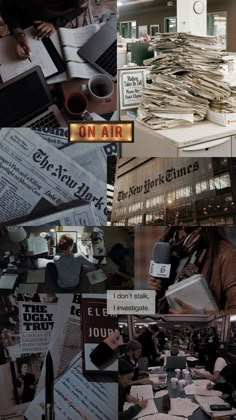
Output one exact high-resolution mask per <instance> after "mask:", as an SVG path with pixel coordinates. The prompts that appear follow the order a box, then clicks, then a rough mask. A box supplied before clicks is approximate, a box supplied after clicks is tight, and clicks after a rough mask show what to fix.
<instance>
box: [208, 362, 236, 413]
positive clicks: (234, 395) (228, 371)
mask: <svg viewBox="0 0 236 420" xmlns="http://www.w3.org/2000/svg"><path fill="white" fill-rule="evenodd" d="M207 389H215V390H217V391H221V392H222V393H223V395H222V398H223V399H224V400H225V401H226V402H227V403H228V404H230V405H231V406H232V407H234V408H236V363H232V364H230V365H227V366H225V367H224V369H223V370H222V371H221V372H220V375H219V378H218V382H217V383H216V384H215V385H211V384H208V385H207Z"/></svg>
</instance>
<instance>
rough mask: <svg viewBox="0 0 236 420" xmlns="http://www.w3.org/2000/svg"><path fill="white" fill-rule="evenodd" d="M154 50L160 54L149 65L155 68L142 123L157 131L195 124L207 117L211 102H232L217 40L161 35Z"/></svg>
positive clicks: (140, 112)
mask: <svg viewBox="0 0 236 420" xmlns="http://www.w3.org/2000/svg"><path fill="white" fill-rule="evenodd" d="M152 48H153V50H155V51H157V53H158V55H157V56H156V57H154V58H152V59H149V60H147V61H146V62H145V64H148V65H150V64H151V65H152V74H151V76H152V83H151V84H149V85H147V86H146V87H145V88H144V89H143V91H142V92H143V101H142V104H141V105H140V107H139V109H138V120H139V121H141V122H143V123H144V124H146V125H148V126H150V127H151V128H153V129H162V128H171V127H175V126H179V125H181V126H182V125H191V124H193V123H194V122H196V121H201V120H203V119H204V118H205V117H206V115H207V110H208V108H209V104H210V102H212V101H213V102H214V103H215V102H216V103H217V104H218V103H225V102H226V103H228V98H230V101H232V96H231V93H232V92H231V87H230V86H229V84H228V83H226V82H225V74H224V71H223V70H222V58H223V56H225V52H223V51H222V50H221V47H220V46H219V45H218V43H217V38H216V37H212V36H205V37H203V36H196V35H191V34H188V33H164V34H158V35H157V36H156V38H155V39H154V41H153V44H152ZM222 101H223V102H222Z"/></svg>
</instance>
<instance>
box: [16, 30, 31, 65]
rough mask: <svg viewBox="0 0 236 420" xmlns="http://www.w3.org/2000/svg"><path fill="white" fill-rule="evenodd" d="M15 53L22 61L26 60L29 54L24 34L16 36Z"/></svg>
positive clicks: (29, 50)
mask: <svg viewBox="0 0 236 420" xmlns="http://www.w3.org/2000/svg"><path fill="white" fill-rule="evenodd" d="M16 53H17V55H18V57H19V58H21V59H23V60H26V59H27V58H28V57H29V56H30V54H31V49H30V46H29V43H28V39H27V37H26V35H25V34H24V33H21V34H17V35H16Z"/></svg>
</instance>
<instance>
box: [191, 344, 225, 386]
mask: <svg viewBox="0 0 236 420" xmlns="http://www.w3.org/2000/svg"><path fill="white" fill-rule="evenodd" d="M205 359H206V371H201V370H198V369H193V372H194V373H195V375H197V376H198V377H199V378H203V379H209V381H212V382H215V383H216V382H217V381H218V378H219V376H220V373H221V371H222V370H223V369H224V368H225V366H227V363H226V361H225V359H224V358H223V357H221V356H220V353H219V352H218V351H213V350H212V351H211V352H208V353H206V354H205Z"/></svg>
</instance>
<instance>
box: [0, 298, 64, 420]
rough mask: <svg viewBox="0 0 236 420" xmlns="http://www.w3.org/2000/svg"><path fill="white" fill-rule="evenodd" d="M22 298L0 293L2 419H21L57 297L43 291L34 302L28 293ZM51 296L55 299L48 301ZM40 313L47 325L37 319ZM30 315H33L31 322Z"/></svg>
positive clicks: (38, 368)
mask: <svg viewBox="0 0 236 420" xmlns="http://www.w3.org/2000/svg"><path fill="white" fill-rule="evenodd" d="M23 299H24V301H18V297H17V293H16V294H15V295H9V296H1V297H0V312H1V316H0V333H1V342H0V389H1V392H0V419H1V420H5V419H8V420H10V419H11V420H16V419H17V420H19V419H21V415H22V414H23V413H24V411H25V409H26V408H27V405H28V404H29V402H30V401H31V400H32V399H33V398H34V395H35V393H36V388H37V383H38V381H39V378H40V375H41V369H42V365H43V361H44V357H45V354H46V350H47V348H48V344H49V340H50V335H51V331H52V328H53V318H54V316H55V313H56V311H57V308H58V304H57V299H55V298H54V299H52V296H47V295H45V294H42V295H36V296H35V299H36V300H37V302H34V301H33V300H32V299H33V297H30V296H29V295H25V296H23ZM52 300H54V301H55V302H54V303H51V302H52ZM40 308H41V309H40ZM40 310H41V313H39V311H40ZM42 314H44V315H43V316H46V317H47V319H48V322H47V324H48V326H46V324H45V323H44V322H43V321H42V322H39V321H36V318H37V319H38V318H42ZM29 315H30V317H31V319H32V318H34V320H33V321H32V322H31V321H30V320H29ZM49 318H51V320H52V321H50V320H49ZM26 324H27V326H26ZM43 328H48V329H46V330H43Z"/></svg>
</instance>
